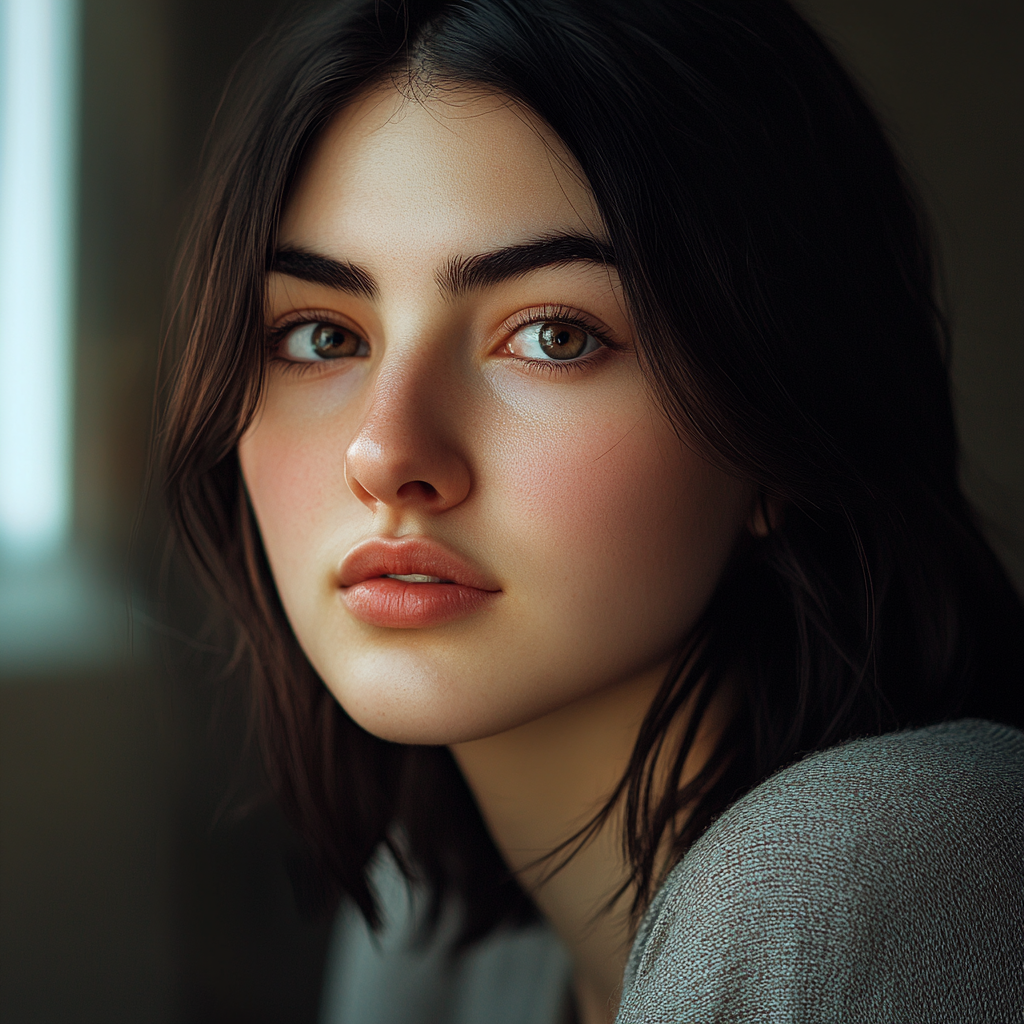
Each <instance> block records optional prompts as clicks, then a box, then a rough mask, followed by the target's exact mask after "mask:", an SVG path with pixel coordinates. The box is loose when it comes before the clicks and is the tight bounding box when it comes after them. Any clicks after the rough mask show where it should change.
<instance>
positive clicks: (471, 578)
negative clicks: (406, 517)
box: [338, 537, 501, 591]
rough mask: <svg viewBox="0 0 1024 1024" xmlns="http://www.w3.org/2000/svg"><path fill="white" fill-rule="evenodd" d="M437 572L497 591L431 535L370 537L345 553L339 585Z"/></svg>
mask: <svg viewBox="0 0 1024 1024" xmlns="http://www.w3.org/2000/svg"><path fill="white" fill-rule="evenodd" d="M413 573H417V574H420V575H423V576H437V577H439V578H440V579H442V580H445V581H447V582H450V583H459V584H461V585H462V586H465V587H475V588H476V589H477V590H489V591H497V590H500V589H501V588H500V587H498V586H495V585H494V583H493V581H491V580H489V579H488V578H487V577H486V576H485V575H484V574H483V573H482V572H481V571H480V570H479V569H477V568H476V566H474V565H473V564H472V563H471V562H469V561H468V560H467V559H465V558H463V557H462V556H461V555H457V554H455V553H454V552H453V551H449V550H448V548H446V547H445V546H444V545H442V544H440V543H439V542H438V541H436V540H433V539H431V538H430V537H371V538H370V539H369V540H364V541H360V542H359V543H358V544H356V546H355V547H354V548H352V550H351V551H349V553H348V554H347V555H346V556H345V557H344V559H343V560H342V563H341V568H340V570H339V572H338V586H340V587H351V586H354V585H355V584H356V583H362V582H363V581H364V580H371V579H375V578H376V577H379V576H409V575H412V574H413Z"/></svg>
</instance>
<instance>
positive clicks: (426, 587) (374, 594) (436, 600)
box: [341, 576, 500, 629]
mask: <svg viewBox="0 0 1024 1024" xmlns="http://www.w3.org/2000/svg"><path fill="white" fill-rule="evenodd" d="M499 593H500V591H491V590H478V589H477V588H476V587H466V586H463V585H462V584H460V583H406V582H404V581H403V580H393V579H390V578H387V577H383V576H379V577H377V578H375V579H370V580H363V582H362V583H355V584H353V585H352V586H351V587H342V589H341V596H342V598H343V600H344V601H345V604H346V605H347V606H348V610H349V611H350V612H351V613H352V614H353V615H354V616H355V617H356V618H357V619H359V620H360V621H361V622H366V623H368V624H369V625H371V626H387V627H389V628H391V629H422V628H424V627H426V626H440V625H443V624H444V623H446V622H454V621H455V620H456V619H461V618H463V617H464V616H466V615H471V614H472V613H473V612H475V611H479V610H480V609H481V608H483V607H484V605H486V604H487V603H488V602H490V601H491V600H493V599H494V598H495V597H497V596H498V594H499Z"/></svg>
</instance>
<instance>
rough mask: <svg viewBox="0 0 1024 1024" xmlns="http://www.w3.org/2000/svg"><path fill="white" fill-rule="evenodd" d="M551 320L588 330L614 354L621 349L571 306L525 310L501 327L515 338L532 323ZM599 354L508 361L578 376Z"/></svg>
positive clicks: (510, 357) (546, 371) (548, 371)
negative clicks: (561, 359)
mask: <svg viewBox="0 0 1024 1024" xmlns="http://www.w3.org/2000/svg"><path fill="white" fill-rule="evenodd" d="M552 321H553V322H557V323H560V324H568V325H569V326H570V327H578V328H579V329H580V330H581V331H586V332H587V334H590V335H592V336H593V337H595V338H596V339H597V340H598V341H599V342H601V344H602V345H603V346H604V347H605V348H609V349H612V350H613V351H615V350H617V349H621V347H622V346H621V345H619V344H618V343H617V342H614V341H612V340H611V338H609V337H608V335H607V334H606V333H605V332H604V330H603V329H602V328H600V327H598V325H597V324H596V323H594V322H593V321H592V320H590V319H589V318H588V317H586V316H585V315H584V314H582V313H580V312H579V310H576V309H572V308H570V307H569V306H560V305H545V306H541V307H540V309H524V310H522V312H519V313H516V314H515V315H514V316H512V317H510V318H509V319H508V320H506V321H505V322H504V323H503V324H502V328H503V330H504V331H505V332H507V333H508V334H509V335H513V334H515V333H516V331H519V330H522V329H523V328H524V327H529V326H530V324H544V323H549V322H552ZM506 344H507V343H506ZM599 352H600V349H599V350H598V352H592V353H591V354H590V355H589V356H584V357H583V358H582V359H567V360H565V361H563V362H560V361H558V360H555V359H526V358H524V357H523V356H515V355H512V354H511V353H510V354H509V357H508V358H509V359H514V360H515V361H516V362H517V363H520V364H521V365H524V366H526V367H528V368H529V370H530V371H531V372H534V373H547V374H551V373H579V372H580V371H581V370H583V369H584V368H585V367H586V366H588V365H589V364H590V363H592V362H593V361H594V359H595V358H600V355H599Z"/></svg>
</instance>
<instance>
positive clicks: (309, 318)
mask: <svg viewBox="0 0 1024 1024" xmlns="http://www.w3.org/2000/svg"><path fill="white" fill-rule="evenodd" d="M336 316H337V314H335V313H331V312H330V311H329V310H326V309H305V310H303V311H302V312H301V313H290V314H289V315H288V316H287V317H286V318H285V319H284V320H283V321H282V322H281V323H279V324H277V325H276V326H274V327H268V328H267V334H266V339H267V348H269V349H270V353H271V359H272V360H273V361H274V362H277V363H280V364H282V365H281V371H282V372H283V373H299V374H302V373H310V372H316V370H318V369H319V368H321V364H320V363H318V362H312V361H311V362H308V363H307V362H299V361H298V360H295V359H284V358H282V357H281V356H279V355H278V354H277V349H278V346H279V345H280V344H281V342H282V341H283V340H284V339H285V337H287V335H288V334H289V333H290V332H291V331H293V330H295V328H296V327H301V326H302V325H303V324H331V325H332V326H334V327H342V328H344V329H345V330H347V331H348V330H352V328H350V327H345V325H344V324H340V323H338V321H337V319H336Z"/></svg>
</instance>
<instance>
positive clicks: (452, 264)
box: [270, 234, 615, 299]
mask: <svg viewBox="0 0 1024 1024" xmlns="http://www.w3.org/2000/svg"><path fill="white" fill-rule="evenodd" d="M572 263H593V264H597V265H599V266H605V267H614V266H615V252H614V250H613V249H612V247H611V245H610V244H609V243H608V242H604V241H601V240H600V239H598V238H593V237H591V236H590V235H574V234H558V235H545V236H543V237H541V238H535V239H532V240H530V241H528V242H523V243H521V244H519V245H509V246H505V247H504V248H501V249H495V250H493V251H492V252H483V253H478V254H477V255H475V256H454V257H452V258H451V259H450V260H449V261H448V263H447V264H446V266H445V268H444V269H443V270H441V271H439V272H438V273H437V275H436V280H437V286H438V288H440V289H441V291H442V292H443V293H444V294H445V295H447V296H449V297H453V298H454V297H456V296H459V295H463V294H465V293H466V292H468V291H473V290H474V289H477V288H486V287H488V286H490V285H495V284H500V283H501V282H503V281H509V280H512V279H513V278H516V277H523V276H524V275H526V274H529V273H531V272H532V271H534V270H540V269H542V268H544V267H553V266H565V265H568V264H572ZM270 269H271V270H272V271H276V272H277V273H279V274H287V275H288V276H289V277H296V278H298V279H299V280H302V281H309V282H311V283H312V284H323V285H327V286H328V287H329V288H336V289H338V290H339V291H346V292H352V293H353V294H355V295H363V296H366V297H367V298H371V299H372V298H374V297H375V296H376V295H377V293H378V288H377V282H376V281H375V280H374V278H373V275H372V274H371V273H370V272H369V271H368V270H366V269H365V268H364V267H360V266H358V265H357V264H355V263H348V262H344V261H341V260H336V259H333V258H332V257H330V256H324V255H321V254H320V253H313V252H307V251H306V250H304V249H298V248H294V247H291V246H288V247H286V248H283V249H279V250H278V251H277V252H276V253H274V258H273V260H272V261H271V264H270Z"/></svg>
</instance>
